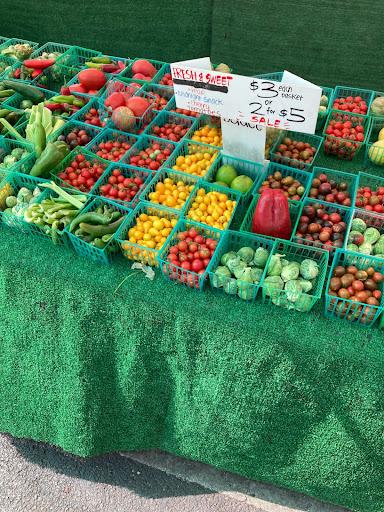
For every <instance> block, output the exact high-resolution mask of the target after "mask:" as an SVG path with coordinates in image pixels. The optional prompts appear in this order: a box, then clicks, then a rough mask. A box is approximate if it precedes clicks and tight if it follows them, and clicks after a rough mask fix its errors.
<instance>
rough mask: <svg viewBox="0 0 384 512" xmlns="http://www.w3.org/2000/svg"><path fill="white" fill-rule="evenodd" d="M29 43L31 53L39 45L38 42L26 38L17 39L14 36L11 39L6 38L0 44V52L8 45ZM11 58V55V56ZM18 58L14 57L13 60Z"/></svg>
mask: <svg viewBox="0 0 384 512" xmlns="http://www.w3.org/2000/svg"><path fill="white" fill-rule="evenodd" d="M25 43H27V44H29V45H30V46H31V47H32V49H33V50H32V52H31V55H32V54H33V51H34V50H36V49H37V48H38V46H39V43H36V42H34V41H28V40H27V39H17V38H16V37H13V38H12V39H8V40H7V41H5V42H4V43H3V44H2V45H1V46H0V53H1V52H2V50H4V49H5V48H8V47H9V46H13V45H15V44H25ZM12 58H13V57H12ZM17 60H18V59H14V61H17Z"/></svg>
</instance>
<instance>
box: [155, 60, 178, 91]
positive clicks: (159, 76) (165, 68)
mask: <svg viewBox="0 0 384 512" xmlns="http://www.w3.org/2000/svg"><path fill="white" fill-rule="evenodd" d="M166 74H170V75H171V80H172V74H171V66H170V64H165V65H164V66H163V67H162V68H161V69H160V71H159V72H158V73H157V75H155V76H154V78H153V79H152V83H154V84H159V85H161V87H168V88H170V89H171V90H172V91H173V81H172V84H170V85H168V84H165V83H162V80H164V76H165V75H166Z"/></svg>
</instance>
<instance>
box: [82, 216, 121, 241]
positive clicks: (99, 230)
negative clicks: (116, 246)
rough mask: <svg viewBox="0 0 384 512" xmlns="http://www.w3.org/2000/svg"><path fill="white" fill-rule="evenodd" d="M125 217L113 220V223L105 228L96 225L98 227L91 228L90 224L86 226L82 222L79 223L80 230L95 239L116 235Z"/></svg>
mask: <svg viewBox="0 0 384 512" xmlns="http://www.w3.org/2000/svg"><path fill="white" fill-rule="evenodd" d="M125 217H126V216H125V215H123V216H121V217H120V219H118V220H115V222H112V223H111V224H109V225H107V226H103V225H98V226H92V225H91V224H86V223H84V222H82V223H80V229H82V230H83V231H86V232H87V233H89V234H90V235H94V236H97V237H101V236H103V235H109V234H113V233H116V231H117V229H118V228H119V227H120V226H121V223H122V222H123V220H124V219H125Z"/></svg>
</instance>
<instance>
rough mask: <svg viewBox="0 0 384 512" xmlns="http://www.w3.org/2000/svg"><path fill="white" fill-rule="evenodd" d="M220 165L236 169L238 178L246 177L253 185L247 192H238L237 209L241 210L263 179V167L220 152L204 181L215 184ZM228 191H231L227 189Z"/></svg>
mask: <svg viewBox="0 0 384 512" xmlns="http://www.w3.org/2000/svg"><path fill="white" fill-rule="evenodd" d="M222 165H231V166H233V167H234V168H235V169H236V171H237V174H238V176H241V175H242V176H248V177H249V178H251V180H252V181H253V185H252V186H251V187H250V188H249V190H248V191H247V192H240V191H239V207H240V208H243V207H244V206H245V205H246V204H247V202H248V199H249V198H250V197H251V195H252V193H253V191H254V190H255V186H256V184H257V183H258V182H259V181H260V180H261V178H262V177H263V175H264V172H265V171H264V166H263V164H261V163H257V162H251V161H250V160H244V159H242V158H236V157H234V156H231V155H226V154H224V153H223V152H220V154H219V156H218V158H216V160H215V161H214V163H213V165H212V166H211V168H210V170H209V173H207V174H206V175H205V176H204V178H203V179H204V181H209V182H215V181H216V173H217V171H218V170H219V168H220V167H221V166H222ZM228 190H231V189H230V188H229V187H228ZM244 213H245V212H244Z"/></svg>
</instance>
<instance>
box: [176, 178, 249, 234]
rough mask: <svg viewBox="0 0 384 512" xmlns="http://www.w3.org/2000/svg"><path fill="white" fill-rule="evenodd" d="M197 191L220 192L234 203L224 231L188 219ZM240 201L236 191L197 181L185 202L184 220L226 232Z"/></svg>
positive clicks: (239, 195)
mask: <svg viewBox="0 0 384 512" xmlns="http://www.w3.org/2000/svg"><path fill="white" fill-rule="evenodd" d="M199 189H204V190H205V191H206V192H207V193H209V192H220V193H222V194H225V195H226V196H227V198H228V199H227V200H230V201H235V202H236V204H235V207H234V208H233V211H232V215H231V217H230V219H229V220H228V223H227V226H226V227H225V228H224V229H222V230H221V229H220V228H217V227H214V226H211V225H210V224H205V223H204V222H201V223H200V222H197V221H196V220H195V219H191V218H189V217H188V214H189V210H190V209H191V206H192V203H193V202H194V201H195V198H196V196H197V195H198V191H199ZM240 201H241V194H240V193H239V192H237V191H236V190H233V189H231V188H228V187H222V186H221V185H216V184H215V183H208V182H206V181H204V180H199V181H198V182H197V183H196V187H195V188H194V190H193V191H192V192H191V195H190V196H189V198H188V200H187V202H186V205H185V209H184V215H185V218H186V219H187V220H188V222H195V223H198V224H203V225H206V226H209V227H212V228H213V229H217V230H218V231H226V230H227V229H230V227H231V224H232V221H233V219H234V216H235V213H236V210H237V208H238V207H239V205H240Z"/></svg>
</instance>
